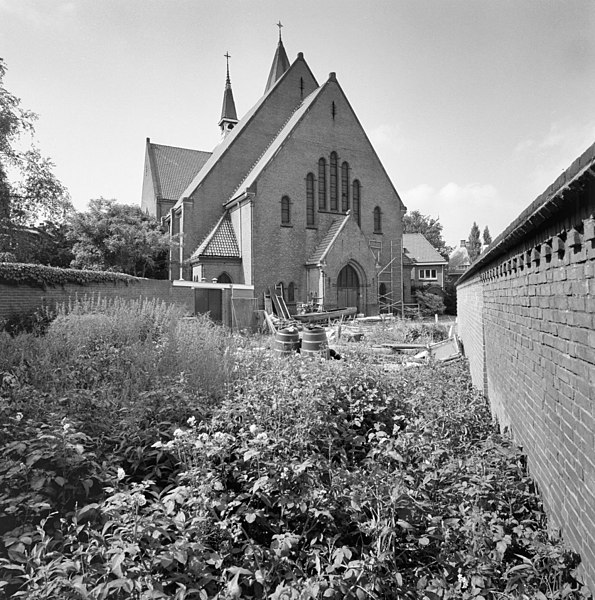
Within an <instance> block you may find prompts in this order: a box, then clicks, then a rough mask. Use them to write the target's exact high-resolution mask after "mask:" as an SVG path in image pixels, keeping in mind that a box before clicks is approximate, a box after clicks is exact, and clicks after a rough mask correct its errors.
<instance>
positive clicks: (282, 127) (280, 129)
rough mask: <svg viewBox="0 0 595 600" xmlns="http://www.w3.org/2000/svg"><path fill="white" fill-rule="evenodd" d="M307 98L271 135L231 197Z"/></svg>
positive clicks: (232, 195)
mask: <svg viewBox="0 0 595 600" xmlns="http://www.w3.org/2000/svg"><path fill="white" fill-rule="evenodd" d="M304 101H305V98H304V100H302V101H301V102H300V103H299V104H298V105H297V106H296V107H295V108H294V110H293V111H292V113H291V114H290V115H289V117H287V120H286V121H285V122H284V123H283V125H281V127H279V129H278V130H277V132H276V133H275V135H273V136H271V140H270V141H269V143H268V144H267V145H266V147H265V148H264V150H263V151H262V153H261V154H260V156H259V157H258V158H257V159H256V160H255V161H254V162H253V163H252V165H250V168H249V169H248V170H247V171H246V174H245V175H244V178H243V179H242V181H240V183H239V184H238V186H237V187H236V188H235V190H234V191H233V192H232V193H231V198H233V197H234V196H235V195H236V193H237V192H238V190H239V189H240V188H241V187H242V184H243V183H244V181H246V179H248V176H249V175H250V173H252V169H254V167H255V166H256V165H257V164H258V163H259V162H260V159H261V158H262V157H263V156H264V155H265V154H266V153H267V151H268V149H269V148H270V147H271V146H272V145H273V144H274V142H275V140H276V139H277V138H278V137H279V134H280V133H281V132H282V131H283V130H284V129H285V127H286V126H287V123H289V121H291V119H292V117H293V115H295V113H296V112H297V111H298V109H300V108H301V107H302V105H303V104H304Z"/></svg>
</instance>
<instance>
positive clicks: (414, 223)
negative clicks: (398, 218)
mask: <svg viewBox="0 0 595 600" xmlns="http://www.w3.org/2000/svg"><path fill="white" fill-rule="evenodd" d="M403 233H421V234H423V235H424V236H425V238H426V239H427V240H428V242H430V244H432V246H434V248H436V250H438V252H440V254H442V256H443V257H444V258H446V259H448V254H449V252H450V250H451V249H450V248H449V247H448V246H447V245H446V243H445V242H444V240H443V239H442V224H441V223H440V221H439V220H438V219H432V218H431V217H428V216H426V215H422V214H421V213H420V212H419V211H418V210H414V211H412V212H410V213H406V214H405V215H404V217H403Z"/></svg>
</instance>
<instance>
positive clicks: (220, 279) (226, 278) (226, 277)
mask: <svg viewBox="0 0 595 600" xmlns="http://www.w3.org/2000/svg"><path fill="white" fill-rule="evenodd" d="M217 283H232V281H231V277H230V276H229V275H228V274H227V273H226V272H225V271H223V273H221V275H219V277H217Z"/></svg>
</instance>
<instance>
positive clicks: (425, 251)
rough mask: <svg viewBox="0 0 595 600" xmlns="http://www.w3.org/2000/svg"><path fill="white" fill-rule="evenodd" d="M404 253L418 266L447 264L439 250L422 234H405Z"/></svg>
mask: <svg viewBox="0 0 595 600" xmlns="http://www.w3.org/2000/svg"><path fill="white" fill-rule="evenodd" d="M403 252H404V253H405V256H407V257H408V258H410V259H411V260H412V261H413V262H415V263H418V264H422V263H423V264H428V263H432V264H446V260H444V258H443V257H442V255H441V254H440V253H439V252H438V250H436V248H434V246H432V244H430V242H428V240H427V239H426V237H425V236H424V235H423V234H421V233H404V234H403Z"/></svg>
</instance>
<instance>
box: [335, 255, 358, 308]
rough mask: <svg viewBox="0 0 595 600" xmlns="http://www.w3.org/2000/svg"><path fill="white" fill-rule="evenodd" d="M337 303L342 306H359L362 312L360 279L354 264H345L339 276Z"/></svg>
mask: <svg viewBox="0 0 595 600" xmlns="http://www.w3.org/2000/svg"><path fill="white" fill-rule="evenodd" d="M337 304H338V306H340V307H347V306H357V311H358V312H361V308H362V307H361V301H360V281H359V276H358V274H357V271H356V270H355V268H354V267H353V266H352V265H345V266H344V267H343V268H342V269H341V271H340V272H339V276H338V277H337Z"/></svg>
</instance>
